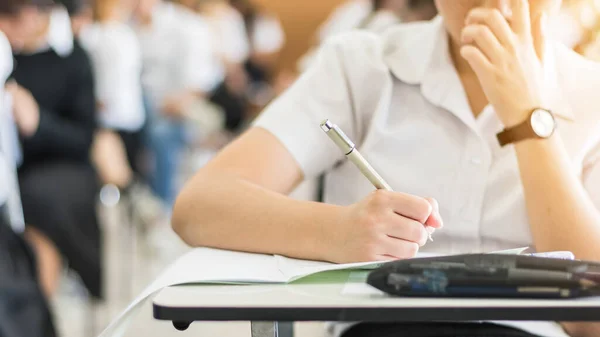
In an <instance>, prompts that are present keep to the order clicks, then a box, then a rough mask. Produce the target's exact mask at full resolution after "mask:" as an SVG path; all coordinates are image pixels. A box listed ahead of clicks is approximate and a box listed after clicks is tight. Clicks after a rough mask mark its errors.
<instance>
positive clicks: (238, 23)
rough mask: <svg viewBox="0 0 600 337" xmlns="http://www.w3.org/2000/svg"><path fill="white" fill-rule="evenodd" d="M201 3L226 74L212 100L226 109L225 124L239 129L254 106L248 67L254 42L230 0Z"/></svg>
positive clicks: (209, 0) (230, 129)
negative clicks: (251, 41)
mask: <svg viewBox="0 0 600 337" xmlns="http://www.w3.org/2000/svg"><path fill="white" fill-rule="evenodd" d="M197 7H198V12H199V13H200V15H201V16H202V17H203V18H204V19H205V20H206V21H207V22H208V23H209V25H210V27H211V33H212V35H213V36H214V42H215V46H214V50H215V51H216V53H217V54H216V55H217V59H218V60H219V61H220V63H221V65H222V67H223V70H224V76H225V77H224V81H223V82H222V83H221V84H220V85H219V86H218V87H217V88H216V90H215V91H214V92H213V93H212V95H211V96H210V101H211V102H212V103H214V104H216V105H218V106H219V107H221V108H222V109H223V111H224V113H225V128H226V129H227V130H228V131H230V132H233V133H235V132H238V131H240V130H241V129H242V128H243V127H244V125H245V123H246V122H247V119H248V112H249V109H250V105H249V100H248V91H249V90H250V79H249V78H248V74H247V73H246V70H245V64H246V62H247V61H248V60H249V58H250V42H249V40H248V34H247V31H246V26H245V23H244V18H243V17H242V15H241V14H240V13H239V12H238V11H237V10H236V9H235V8H233V7H232V6H231V5H230V4H229V3H228V1H227V0H200V1H199V2H198V6H197Z"/></svg>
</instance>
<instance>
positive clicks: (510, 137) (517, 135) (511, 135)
mask: <svg viewBox="0 0 600 337" xmlns="http://www.w3.org/2000/svg"><path fill="white" fill-rule="evenodd" d="M497 137H498V142H499V143H500V146H506V145H509V144H513V143H517V142H519V141H522V140H525V139H528V138H533V137H535V132H534V131H533V130H532V128H531V125H530V122H529V120H526V121H525V122H523V123H521V124H519V125H517V126H515V127H512V128H510V129H505V130H504V131H502V132H500V133H499V134H498V136H497Z"/></svg>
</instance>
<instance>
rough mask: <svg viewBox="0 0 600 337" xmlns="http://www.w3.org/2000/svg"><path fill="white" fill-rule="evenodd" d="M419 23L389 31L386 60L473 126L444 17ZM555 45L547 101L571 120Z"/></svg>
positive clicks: (549, 53) (547, 64) (548, 56)
mask: <svg viewBox="0 0 600 337" xmlns="http://www.w3.org/2000/svg"><path fill="white" fill-rule="evenodd" d="M413 25H415V24H413ZM416 25H421V26H422V28H423V29H419V30H417V29H414V30H411V29H407V28H406V27H400V28H398V29H392V30H390V31H388V33H387V34H386V35H385V36H386V39H385V41H386V42H385V43H386V45H385V49H384V61H385V62H386V64H387V65H388V67H389V69H390V70H391V72H392V74H393V75H394V76H395V77H397V78H398V79H399V80H401V81H403V82H405V83H407V84H411V85H420V86H421V90H422V92H423V95H424V96H425V97H426V98H427V99H428V100H429V101H430V102H431V103H433V104H435V105H438V106H440V107H443V108H446V109H447V110H450V111H451V112H453V113H454V114H455V115H457V117H459V118H460V119H461V120H462V121H463V122H465V123H466V124H467V125H470V126H473V123H474V118H473V116H472V113H471V109H470V107H469V104H468V101H467V98H466V94H464V90H463V89H462V85H461V83H460V79H459V78H458V75H457V73H456V70H455V69H454V65H453V63H452V59H451V57H450V51H449V37H448V34H447V32H446V29H445V27H444V24H443V19H442V17H440V16H438V17H436V18H435V19H433V20H432V21H430V22H426V23H417V24H416ZM556 48H557V42H555V41H549V42H548V43H547V48H546V51H545V54H544V72H545V83H546V85H547V90H546V94H547V97H545V99H546V100H545V101H546V102H547V104H548V107H547V108H548V109H550V110H552V112H553V113H554V114H555V115H557V116H558V117H560V118H562V119H566V120H570V121H572V120H574V115H573V111H572V110H571V106H570V104H569V103H568V100H567V99H566V97H565V96H564V95H563V93H564V92H565V91H564V90H563V88H562V87H561V82H562V81H561V74H560V69H558V62H557V60H556V57H557V53H556ZM457 80H458V82H456V81H457ZM453 83H454V84H456V85H459V86H460V88H461V89H460V90H461V91H463V94H464V95H456V91H455V90H451V89H452V88H450V86H451V85H452V84H453ZM458 96H462V97H458Z"/></svg>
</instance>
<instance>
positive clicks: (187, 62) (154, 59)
mask: <svg viewBox="0 0 600 337" xmlns="http://www.w3.org/2000/svg"><path fill="white" fill-rule="evenodd" d="M136 32H137V35H138V38H139V42H140V47H141V50H142V63H143V68H144V70H143V75H142V84H143V86H144V89H146V90H147V91H148V96H149V98H150V100H151V102H150V103H151V104H153V106H154V107H160V106H162V104H163V100H164V99H165V97H166V96H168V95H170V94H173V93H176V92H180V91H182V90H199V91H203V92H210V91H212V90H213V89H214V88H215V87H216V86H217V85H218V84H219V83H220V82H221V81H222V79H223V76H224V75H223V71H222V67H220V65H219V63H218V60H217V59H216V57H215V52H214V50H213V36H212V35H211V32H210V29H209V27H208V26H207V23H206V22H205V21H204V20H203V19H202V18H201V17H200V16H199V15H196V14H195V13H193V12H191V11H189V10H187V9H185V8H183V7H182V6H180V5H176V4H172V3H160V4H158V5H157V6H156V8H155V10H154V13H153V15H152V23H151V25H150V26H148V27H136Z"/></svg>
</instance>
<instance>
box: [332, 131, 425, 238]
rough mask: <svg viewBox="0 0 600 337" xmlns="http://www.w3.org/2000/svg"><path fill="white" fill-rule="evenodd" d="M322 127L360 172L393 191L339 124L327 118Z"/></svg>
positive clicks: (373, 181)
mask: <svg viewBox="0 0 600 337" xmlns="http://www.w3.org/2000/svg"><path fill="white" fill-rule="evenodd" d="M321 129H322V130H323V131H324V132H325V133H326V134H327V136H329V138H331V140H332V141H333V142H334V143H335V145H337V146H338V147H339V148H340V150H341V151H342V153H344V154H345V155H346V158H348V159H349V160H350V161H351V162H352V163H353V164H354V165H356V167H357V168H358V169H359V170H360V172H361V173H362V174H363V175H364V176H365V177H366V178H367V179H369V181H370V182H371V184H373V186H375V188H376V189H378V190H386V191H393V190H392V187H391V186H390V185H389V184H388V183H387V182H386V181H385V180H383V178H382V177H381V175H379V173H377V171H375V169H374V168H373V166H371V164H369V162H368V161H367V160H366V159H365V158H364V157H363V156H362V155H361V154H360V152H358V149H357V148H356V145H355V144H354V142H353V141H352V140H350V138H348V136H346V134H345V133H344V131H342V129H340V127H339V126H337V125H335V124H333V123H331V121H329V120H325V121H323V122H322V123H321ZM427 233H428V234H429V240H430V241H433V238H432V237H431V233H429V231H427Z"/></svg>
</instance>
